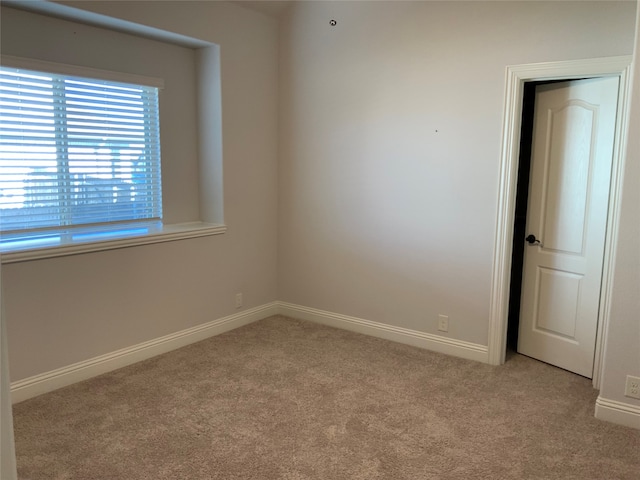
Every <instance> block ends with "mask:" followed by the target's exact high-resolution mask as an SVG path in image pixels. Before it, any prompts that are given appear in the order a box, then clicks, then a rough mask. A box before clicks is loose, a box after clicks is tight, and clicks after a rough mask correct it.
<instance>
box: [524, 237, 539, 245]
mask: <svg viewBox="0 0 640 480" xmlns="http://www.w3.org/2000/svg"><path fill="white" fill-rule="evenodd" d="M525 240H526V241H527V242H528V243H529V245H540V246H542V243H540V240H538V239H537V238H536V236H535V235H533V234H531V235H529V236H527V238H525Z"/></svg>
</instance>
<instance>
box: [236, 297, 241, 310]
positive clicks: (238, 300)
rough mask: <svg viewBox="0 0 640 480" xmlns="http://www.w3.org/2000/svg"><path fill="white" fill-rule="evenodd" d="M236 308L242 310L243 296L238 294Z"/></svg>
mask: <svg viewBox="0 0 640 480" xmlns="http://www.w3.org/2000/svg"><path fill="white" fill-rule="evenodd" d="M236 308H242V294H241V293H236Z"/></svg>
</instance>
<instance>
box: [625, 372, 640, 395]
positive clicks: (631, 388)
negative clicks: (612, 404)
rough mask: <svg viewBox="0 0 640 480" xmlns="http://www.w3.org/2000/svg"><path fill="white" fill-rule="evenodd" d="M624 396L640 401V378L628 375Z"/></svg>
mask: <svg viewBox="0 0 640 480" xmlns="http://www.w3.org/2000/svg"><path fill="white" fill-rule="evenodd" d="M624 396H625V397H631V398H637V399H638V400H640V377H633V376H631V375H627V385H626V387H625V389H624Z"/></svg>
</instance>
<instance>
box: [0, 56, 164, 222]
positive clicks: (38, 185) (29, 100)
mask: <svg viewBox="0 0 640 480" xmlns="http://www.w3.org/2000/svg"><path fill="white" fill-rule="evenodd" d="M158 117H159V115H158V89H157V88H155V87H150V86H143V85H133V84H128V83H120V82H113V81H105V80H96V79H90V78H82V77H77V76H69V75H61V74H57V73H56V74H54V73H43V72H36V71H33V70H26V69H21V68H10V67H0V231H2V232H3V233H18V232H24V231H40V230H48V229H59V228H61V227H69V226H74V225H84V226H86V225H91V224H96V225H99V224H105V223H112V222H131V221H136V220H145V221H146V220H151V219H161V218H162V192H161V178H160V137H159V120H158Z"/></svg>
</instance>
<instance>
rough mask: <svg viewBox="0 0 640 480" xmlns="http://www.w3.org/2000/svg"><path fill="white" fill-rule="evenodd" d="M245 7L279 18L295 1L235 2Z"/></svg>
mask: <svg viewBox="0 0 640 480" xmlns="http://www.w3.org/2000/svg"><path fill="white" fill-rule="evenodd" d="M234 1H235V3H237V4H239V5H242V6H243V7H246V8H250V9H251V10H255V11H257V12H261V13H264V14H266V15H269V16H270V17H274V18H278V17H280V16H281V15H282V14H283V13H284V11H285V10H286V9H287V8H288V7H289V6H290V5H291V4H292V3H293V2H294V1H295V0H234Z"/></svg>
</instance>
